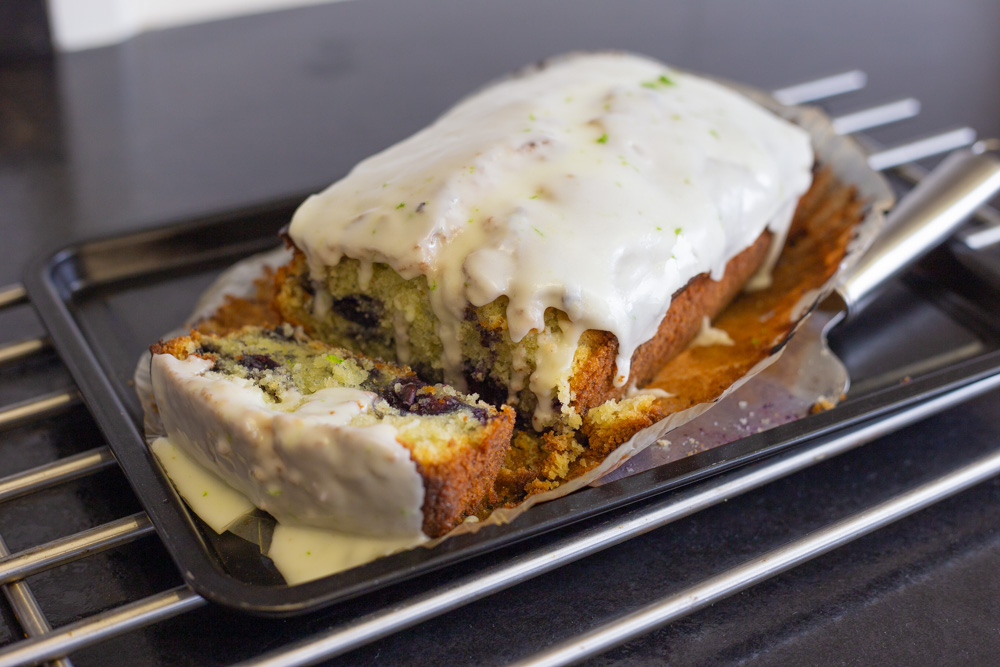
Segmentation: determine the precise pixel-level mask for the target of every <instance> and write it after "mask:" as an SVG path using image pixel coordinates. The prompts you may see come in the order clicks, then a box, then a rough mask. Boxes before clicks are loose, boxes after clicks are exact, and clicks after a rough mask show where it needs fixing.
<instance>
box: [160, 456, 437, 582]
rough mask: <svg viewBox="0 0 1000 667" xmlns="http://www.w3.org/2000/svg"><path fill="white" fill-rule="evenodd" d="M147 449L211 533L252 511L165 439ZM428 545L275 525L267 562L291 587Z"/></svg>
mask: <svg viewBox="0 0 1000 667" xmlns="http://www.w3.org/2000/svg"><path fill="white" fill-rule="evenodd" d="M150 449H152V451H153V453H154V454H156V458H157V459H158V460H159V461H160V463H161V464H162V465H163V468H164V470H166V472H167V475H168V476H169V477H170V481H171V482H173V484H174V487H176V489H177V492H178V493H180V494H181V497H183V498H184V502H186V503H187V504H188V506H189V507H190V508H191V510H192V511H193V512H194V513H195V514H197V515H198V516H199V517H200V518H201V520H202V521H204V522H205V523H207V524H208V525H209V526H210V527H211V528H212V530H214V531H215V532H217V533H222V532H223V531H225V530H226V528H227V527H228V526H230V525H232V524H233V522H235V521H236V520H237V519H239V518H241V517H243V516H245V515H246V514H247V513H248V512H250V511H251V510H252V509H253V503H251V502H250V500H249V499H248V498H247V497H246V496H245V495H243V494H242V493H240V492H239V491H237V490H236V489H234V488H233V487H231V486H229V485H228V484H226V483H225V482H224V481H222V479H220V478H219V477H218V476H217V475H216V474H215V473H213V472H212V471H210V470H209V469H208V468H206V467H205V466H203V465H201V464H200V463H198V461H196V460H195V459H194V458H193V457H191V456H189V455H188V454H187V453H185V451H184V450H183V449H180V448H179V447H177V446H176V445H175V444H174V443H172V442H171V441H170V440H169V439H168V438H157V439H156V440H155V441H153V443H152V444H151V445H150ZM427 539H428V538H427V536H426V535H424V534H423V533H417V534H415V535H402V536H394V537H385V536H382V537H378V536H371V535H357V534H354V533H342V532H338V531H335V530H330V529H328V528H314V527H312V526H298V525H293V524H285V523H280V522H279V523H277V524H276V525H275V527H274V534H273V536H272V539H271V545H270V548H269V549H268V552H267V556H268V557H269V558H270V559H271V560H272V561H274V566H275V567H276V568H278V571H279V572H280V573H281V575H282V576H283V577H284V578H285V581H286V582H287V583H288V584H289V585H291V586H294V585H295V584H301V583H304V582H306V581H312V580H313V579H319V578H321V577H325V576H327V575H330V574H333V573H335V572H340V571H342V570H347V569H349V568H352V567H356V566H358V565H362V564H364V563H367V562H369V561H373V560H375V559H376V558H380V557H382V556H387V555H389V554H391V553H395V552H397V551H401V550H403V549H408V548H411V547H414V546H417V545H419V544H423V543H424V542H426V541H427Z"/></svg>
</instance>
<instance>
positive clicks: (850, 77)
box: [771, 69, 868, 105]
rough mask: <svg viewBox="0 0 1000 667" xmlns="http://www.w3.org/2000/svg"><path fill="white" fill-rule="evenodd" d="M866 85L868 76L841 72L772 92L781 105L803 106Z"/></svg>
mask: <svg viewBox="0 0 1000 667" xmlns="http://www.w3.org/2000/svg"><path fill="white" fill-rule="evenodd" d="M867 84H868V75H867V74H865V73H864V72H862V71H861V70H858V69H855V70H851V71H849V72H842V73H840V74H834V75H832V76H826V77H823V78H822V79H813V80H812V81H806V82H805V83H799V84H796V85H794V86H787V87H785V88H779V89H778V90H775V91H772V92H771V95H773V96H774V99H776V100H778V101H779V102H780V103H782V104H788V105H792V104H805V103H806V102H815V101H816V100H822V99H826V98H828V97H835V96H837V95H843V94H844V93H851V92H854V91H855V90H861V89H862V88H864V87H865V86H866V85H867Z"/></svg>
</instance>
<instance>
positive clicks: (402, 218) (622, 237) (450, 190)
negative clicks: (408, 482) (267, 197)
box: [290, 53, 813, 424]
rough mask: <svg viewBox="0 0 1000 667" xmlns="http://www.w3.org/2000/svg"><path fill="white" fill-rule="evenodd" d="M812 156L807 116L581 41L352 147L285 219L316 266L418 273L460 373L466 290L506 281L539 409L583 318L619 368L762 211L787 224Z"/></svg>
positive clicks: (753, 231) (453, 379)
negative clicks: (402, 135)
mask: <svg viewBox="0 0 1000 667" xmlns="http://www.w3.org/2000/svg"><path fill="white" fill-rule="evenodd" d="M812 163H813V156H812V151H811V148H810V145H809V138H808V135H807V134H806V133H805V132H804V131H802V130H800V129H799V128H796V127H794V126H792V125H791V124H789V123H787V122H785V121H782V120H780V119H778V118H776V117H775V116H773V115H772V114H770V113H769V112H767V111H765V110H764V109H762V108H760V107H758V106H757V105H755V104H754V103H752V102H750V101H749V100H747V99H745V98H743V97H742V96H740V95H738V94H737V93H735V92H733V91H731V90H729V89H727V88H725V87H723V86H720V85H718V84H716V83H713V82H711V81H707V80H705V79H701V78H699V77H696V76H692V75H689V74H685V73H681V72H676V71H673V70H670V69H668V68H667V67H666V66H665V65H663V64H662V63H659V62H656V61H654V60H651V59H647V58H643V57H639V56H634V55H627V54H613V53H599V54H590V55H576V56H571V57H567V58H563V59H560V60H558V61H556V62H554V63H552V64H550V65H548V66H547V67H546V68H544V69H541V70H538V71H534V72H531V73H528V74H525V75H522V76H518V77H515V78H511V79H508V80H505V81H502V82H500V83H497V84H495V85H493V86H490V87H488V88H486V89H484V90H482V91H481V92H479V93H477V94H476V95H473V96H472V97H469V98H468V99H466V100H464V101H463V102H461V103H459V104H458V105H457V106H456V107H454V108H453V109H452V110H451V111H449V112H447V113H446V114H445V115H444V116H442V117H441V118H440V119H439V120H438V121H436V122H435V123H434V124H433V125H431V126H430V127H428V128H426V129H424V130H422V131H420V132H418V133H417V134H415V135H413V136H412V137H410V138H408V139H406V140H404V141H402V142H401V143H399V144H397V145H395V146H392V147H390V148H389V149H387V150H385V151H383V152H382V153H380V154H378V155H375V156H373V157H371V158H369V159H367V160H365V161H363V162H361V163H360V164H359V165H357V167H355V168H354V170H353V171H352V172H351V173H350V174H349V175H348V176H347V177H346V178H344V179H343V180H341V181H339V182H338V183H335V184H333V185H332V186H330V187H329V188H328V189H326V190H325V191H324V192H322V193H321V194H319V195H315V196H313V197H310V198H309V199H308V200H306V201H305V202H304V203H303V204H302V206H301V207H300V208H299V210H298V211H297V212H296V214H295V216H294V218H293V220H292V224H291V227H290V235H291V237H292V239H293V241H294V242H295V244H296V246H298V247H299V248H300V249H302V250H303V251H304V252H305V254H306V256H307V259H308V261H309V265H310V268H311V270H312V272H313V275H314V277H317V278H322V275H323V273H324V269H325V267H327V266H333V265H335V264H336V263H337V262H338V261H339V260H340V258H341V257H342V256H348V257H353V258H357V259H359V260H362V265H364V263H365V262H367V263H370V262H384V263H385V264H387V265H389V266H390V267H391V268H392V269H394V270H395V271H396V272H397V273H399V274H400V275H401V276H403V277H404V278H407V279H412V278H415V277H417V276H420V275H423V276H425V277H426V279H427V281H428V286H429V287H430V288H431V299H430V301H431V306H432V308H433V311H434V315H435V316H436V317H437V320H438V329H437V331H438V334H439V335H440V338H441V343H442V346H443V355H442V357H443V358H442V364H443V367H444V377H445V380H446V381H447V382H450V383H454V384H456V385H457V386H458V387H459V388H462V387H464V385H465V383H464V377H463V364H462V362H463V359H462V355H461V347H460V344H459V340H458V332H459V326H460V324H461V322H462V320H463V317H464V314H465V311H466V308H467V307H468V305H469V304H472V305H473V306H482V305H485V304H488V303H491V302H493V301H494V300H496V299H497V298H499V297H501V296H506V297H507V298H508V300H509V301H508V306H507V312H506V315H507V326H508V330H509V334H510V337H511V339H512V340H513V341H514V342H518V341H520V340H521V339H522V338H523V337H524V336H525V335H526V334H527V333H528V332H530V331H536V332H539V334H540V335H539V346H540V348H543V349H542V350H540V352H539V357H538V359H537V365H536V368H535V370H534V372H533V373H532V374H531V376H530V378H529V379H528V386H529V387H530V388H531V390H532V391H534V392H535V393H536V394H537V395H538V399H539V400H538V409H537V411H536V414H535V422H536V424H542V423H547V422H548V420H550V419H551V418H552V411H553V406H552V403H553V401H552V399H553V397H554V392H556V391H558V389H557V388H560V386H562V387H564V386H565V384H566V383H565V380H566V378H567V377H568V376H569V373H570V372H571V369H570V366H571V363H572V359H573V352H574V350H575V348H576V345H577V343H578V340H579V335H580V334H581V333H582V332H583V331H585V330H587V329H597V330H602V331H609V332H611V333H613V334H614V335H615V336H616V337H617V339H618V351H619V354H618V357H617V359H616V363H617V370H616V373H615V384H616V385H618V386H624V385H625V383H626V382H627V380H628V376H629V361H630V359H631V358H632V354H633V353H634V352H635V350H636V348H638V347H639V346H640V345H641V344H642V343H644V342H646V341H647V340H649V339H651V338H652V337H653V336H655V334H656V332H657V328H658V326H659V324H660V322H661V320H662V319H663V317H664V315H665V314H666V312H667V309H668V308H669V307H670V297H671V295H672V294H673V293H674V292H676V291H677V290H678V289H680V288H681V287H683V286H684V285H685V284H686V283H687V282H688V281H689V280H690V279H691V278H693V277H694V276H696V275H698V274H701V273H706V272H707V273H710V274H711V276H712V277H713V278H715V279H718V278H720V277H721V276H722V274H723V272H724V270H725V266H726V263H727V262H728V261H729V259H731V258H732V257H734V256H735V255H736V254H738V253H739V252H740V251H742V250H743V249H745V248H746V247H748V246H749V245H750V244H751V243H753V241H754V240H755V239H757V237H758V236H760V234H761V233H763V232H764V230H765V229H770V230H771V232H772V233H773V234H774V235H775V238H777V239H780V238H783V236H784V233H785V230H786V229H787V227H788V224H789V223H790V220H791V213H792V211H793V210H794V206H795V202H796V201H797V200H798V198H799V197H800V196H801V195H802V193H804V192H805V190H806V189H807V188H808V186H809V183H810V181H811V167H812ZM775 245H776V247H778V248H780V245H778V244H775ZM549 308H554V309H558V310H559V311H562V312H563V313H565V314H566V316H567V317H568V321H566V318H560V327H561V331H559V332H555V331H546V330H545V312H546V310H547V309H549ZM519 374H520V372H519V371H516V370H515V371H514V375H513V376H512V377H511V383H512V386H511V394H512V395H513V394H515V393H516V392H515V391H514V389H513V386H515V385H516V384H517V381H518V375H519ZM566 398H568V397H566ZM560 400H562V398H560Z"/></svg>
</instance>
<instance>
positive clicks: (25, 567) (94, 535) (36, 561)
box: [0, 512, 155, 583]
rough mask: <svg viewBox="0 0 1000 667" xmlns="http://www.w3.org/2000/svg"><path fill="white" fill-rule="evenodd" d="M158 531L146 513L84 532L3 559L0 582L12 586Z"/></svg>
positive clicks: (0, 561)
mask: <svg viewBox="0 0 1000 667" xmlns="http://www.w3.org/2000/svg"><path fill="white" fill-rule="evenodd" d="M153 532H155V531H154V529H153V524H151V523H150V521H149V518H148V517H147V516H146V514H145V512H138V513H136V514H132V515H131V516H127V517H124V518H121V519H117V520H115V521H109V522H108V523H106V524H104V525H102V526H96V527H94V528H90V529H88V530H83V531H80V532H79V533H75V534H73V535H69V536H67V537H61V538H59V539H58V540H52V541H51V542H46V543H45V544H40V545H38V546H36V547H32V548H31V549H25V550H24V551H19V552H18V553H16V554H10V555H8V556H5V557H3V558H0V583H8V582H10V581H16V580H18V579H24V578H25V577H28V576H31V575H32V574H37V573H38V572H42V571H44V570H48V569H50V568H53V567H56V566H57V565H63V564H65V563H71V562H73V561H75V560H79V559H81V558H84V557H86V556H89V555H90V554H95V553H99V552H101V551H106V550H107V549H111V548H112V547H116V546H119V545H121V544H125V543H127V542H131V541H133V540H137V539H139V538H140V537H143V536H145V535H149V534H151V533H153Z"/></svg>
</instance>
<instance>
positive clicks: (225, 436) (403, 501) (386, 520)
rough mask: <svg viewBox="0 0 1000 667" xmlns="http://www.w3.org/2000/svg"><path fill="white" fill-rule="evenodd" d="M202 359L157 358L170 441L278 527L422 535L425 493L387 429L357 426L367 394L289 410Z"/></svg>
mask: <svg viewBox="0 0 1000 667" xmlns="http://www.w3.org/2000/svg"><path fill="white" fill-rule="evenodd" d="M211 368H212V362H211V361H208V360H205V359H200V358H198V357H189V358H187V359H185V360H183V361H182V360H179V359H177V358H175V357H173V356H171V355H168V354H158V355H153V360H152V363H151V374H152V384H153V391H154V394H155V395H156V404H157V408H158V410H159V413H160V417H161V418H162V420H163V425H164V428H165V430H166V432H167V436H168V437H169V439H170V440H171V442H173V443H174V444H175V445H177V446H178V447H180V448H181V449H183V450H184V451H185V452H187V453H188V454H189V455H191V456H192V457H193V458H194V459H195V460H197V461H198V462H199V463H200V464H201V465H204V466H206V467H208V468H209V469H211V470H214V471H216V472H217V473H218V474H219V476H220V477H222V479H223V480H225V481H226V482H227V483H228V484H230V485H231V486H233V487H234V488H236V489H237V490H239V491H240V492H242V493H243V494H245V495H246V496H247V497H248V498H249V499H250V500H251V501H252V502H253V504H254V505H256V506H257V507H260V508H261V509H264V510H266V511H268V512H270V513H271V514H272V515H273V516H274V517H275V518H276V519H278V520H279V521H290V522H294V523H300V524H306V525H312V526H318V527H323V528H334V529H338V530H342V531H348V532H353V533H359V534H365V535H378V536H407V535H408V536H414V535H419V534H420V528H421V525H422V523H423V513H422V511H421V506H422V504H423V500H424V487H423V481H422V479H421V477H420V475H419V474H418V473H417V469H416V464H414V463H413V461H412V460H411V459H410V454H409V451H408V450H407V449H406V448H405V447H403V446H402V445H400V444H399V443H398V442H397V441H396V429H395V428H393V427H392V426H390V425H388V424H371V425H366V426H350V425H349V424H350V422H351V420H352V418H353V417H354V416H356V415H358V414H360V413H361V412H363V411H365V410H367V409H368V407H369V406H370V404H371V401H372V398H373V395H372V394H369V393H368V392H363V391H358V390H353V389H347V388H331V389H324V390H321V391H317V392H316V393H315V394H311V395H308V396H303V397H300V400H299V401H292V404H291V405H282V406H278V405H275V404H273V403H269V402H268V400H267V398H266V397H265V394H264V393H263V392H262V391H261V390H260V389H258V388H257V387H255V386H254V385H253V384H252V383H251V382H249V381H246V380H242V379H239V378H233V377H229V376H224V375H222V374H219V373H215V372H214V371H212V370H211Z"/></svg>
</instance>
